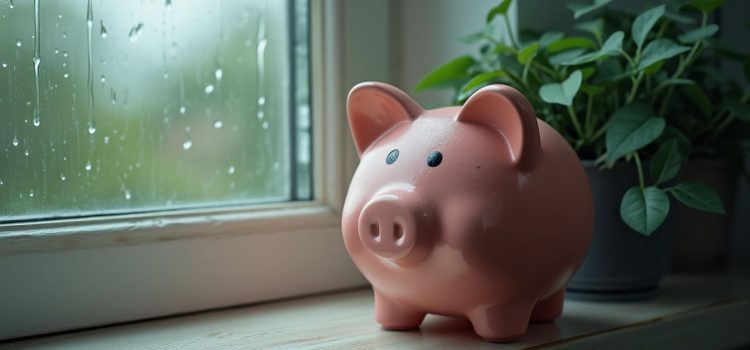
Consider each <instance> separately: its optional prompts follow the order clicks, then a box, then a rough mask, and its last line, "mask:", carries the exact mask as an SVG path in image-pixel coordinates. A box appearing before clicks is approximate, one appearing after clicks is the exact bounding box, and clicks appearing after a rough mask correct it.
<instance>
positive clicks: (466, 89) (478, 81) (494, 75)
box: [458, 70, 506, 100]
mask: <svg viewBox="0 0 750 350" xmlns="http://www.w3.org/2000/svg"><path fill="white" fill-rule="evenodd" d="M505 76H506V75H505V72H503V71H501V70H496V71H492V72H485V73H482V74H478V75H477V76H475V77H474V78H472V79H471V80H469V81H468V82H467V83H466V84H464V86H463V87H462V88H461V93H460V95H459V97H458V99H459V100H463V99H464V98H466V97H469V95H471V94H472V93H473V92H474V91H475V90H476V89H477V88H480V87H482V86H485V85H487V83H489V82H494V81H497V80H498V79H500V78H503V77H505Z"/></svg>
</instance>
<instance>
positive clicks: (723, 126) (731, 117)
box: [707, 89, 750, 142]
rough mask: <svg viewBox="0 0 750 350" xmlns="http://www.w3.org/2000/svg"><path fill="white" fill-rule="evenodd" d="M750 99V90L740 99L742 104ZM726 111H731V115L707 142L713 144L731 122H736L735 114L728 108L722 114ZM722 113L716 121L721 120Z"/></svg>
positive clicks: (720, 124)
mask: <svg viewBox="0 0 750 350" xmlns="http://www.w3.org/2000/svg"><path fill="white" fill-rule="evenodd" d="M748 99H750V89H749V90H747V91H746V92H745V93H744V94H743V95H742V98H741V99H740V103H745V102H747V100H748ZM724 110H727V111H729V114H728V115H727V117H726V119H724V120H723V121H722V122H721V123H719V125H718V126H717V127H716V128H714V132H713V133H711V136H709V137H708V140H707V142H711V141H713V140H714V139H715V138H716V137H718V136H719V135H721V133H722V132H723V131H724V129H726V128H727V126H729V124H730V123H731V122H732V121H733V120H734V118H735V116H734V113H732V111H730V110H729V109H728V108H726V107H724V109H722V112H723V111H724ZM722 112H719V114H717V118H716V119H720V117H719V116H720V115H721V114H722Z"/></svg>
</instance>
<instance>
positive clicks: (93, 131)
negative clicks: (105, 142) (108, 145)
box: [89, 125, 96, 135]
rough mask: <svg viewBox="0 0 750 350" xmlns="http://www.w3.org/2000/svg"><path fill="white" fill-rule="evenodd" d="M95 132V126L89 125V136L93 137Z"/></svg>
mask: <svg viewBox="0 0 750 350" xmlns="http://www.w3.org/2000/svg"><path fill="white" fill-rule="evenodd" d="M95 132H96V126H95V125H89V135H93V134H94V133H95Z"/></svg>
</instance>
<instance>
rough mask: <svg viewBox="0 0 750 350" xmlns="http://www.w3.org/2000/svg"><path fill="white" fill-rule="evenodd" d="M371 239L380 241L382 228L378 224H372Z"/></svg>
mask: <svg viewBox="0 0 750 350" xmlns="http://www.w3.org/2000/svg"><path fill="white" fill-rule="evenodd" d="M370 237H372V238H374V239H375V240H380V227H378V223H377V222H373V223H372V224H370Z"/></svg>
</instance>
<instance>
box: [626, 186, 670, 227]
mask: <svg viewBox="0 0 750 350" xmlns="http://www.w3.org/2000/svg"><path fill="white" fill-rule="evenodd" d="M667 214H669V198H668V197H667V195H666V194H665V193H664V191H662V190H660V189H658V188H656V187H646V188H645V189H641V188H640V187H637V186H635V187H631V188H630V189H629V190H628V191H627V192H625V196H623V197H622V202H620V217H622V220H623V221H625V223H626V224H627V225H628V226H629V227H630V228H632V229H633V230H635V231H636V232H638V233H640V234H642V235H644V236H650V235H651V234H652V233H654V231H656V229H657V228H659V226H661V224H662V223H663V222H664V219H666V218H667Z"/></svg>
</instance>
